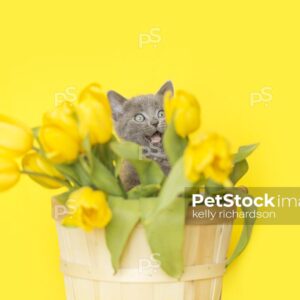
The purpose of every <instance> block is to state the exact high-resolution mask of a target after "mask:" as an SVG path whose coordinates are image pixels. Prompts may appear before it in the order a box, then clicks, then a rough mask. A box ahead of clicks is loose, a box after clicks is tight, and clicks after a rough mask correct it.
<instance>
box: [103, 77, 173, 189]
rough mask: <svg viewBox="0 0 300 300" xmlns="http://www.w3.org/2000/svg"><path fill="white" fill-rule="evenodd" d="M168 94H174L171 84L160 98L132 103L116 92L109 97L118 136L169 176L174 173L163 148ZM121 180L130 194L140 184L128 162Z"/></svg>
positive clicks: (137, 99) (152, 96) (135, 99)
mask: <svg viewBox="0 0 300 300" xmlns="http://www.w3.org/2000/svg"><path fill="white" fill-rule="evenodd" d="M166 92H170V93H171V95H173V94H174V88H173V84H172V82H171V81H167V82H166V83H165V84H164V85H163V86H162V87H161V88H160V89H159V91H158V92H157V93H156V94H149V95H141V96H136V97H133V98H131V99H129V100H127V99H126V98H124V97H123V96H121V95H120V94H119V93H117V92H114V91H109V92H108V94H107V96H108V99H109V101H110V104H111V107H112V111H113V118H114V123H115V128H116V131H117V133H118V135H119V136H120V137H121V138H123V139H125V140H127V141H131V142H135V143H137V144H139V145H141V146H142V149H143V154H144V155H145V156H146V157H147V158H150V159H153V160H155V161H157V163H158V164H159V165H160V167H161V168H162V170H163V171H164V173H165V174H167V173H168V171H169V169H170V166H169V163H168V160H167V157H166V155H165V153H164V151H163V145H162V137H163V133H164V131H165V128H166V121H165V116H164V109H163V98H164V97H163V96H164V94H165V93H166ZM120 177H121V181H122V183H123V184H124V187H125V189H126V191H128V190H130V189H131V188H132V187H134V186H136V185H138V184H139V183H140V182H139V179H138V176H137V174H136V172H135V170H134V168H133V166H132V165H131V164H130V163H129V162H124V165H123V166H122V169H121V173H120Z"/></svg>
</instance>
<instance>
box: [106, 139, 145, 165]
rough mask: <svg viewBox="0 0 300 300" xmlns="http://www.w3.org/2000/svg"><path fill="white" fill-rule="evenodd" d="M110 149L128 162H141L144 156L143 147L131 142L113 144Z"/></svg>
mask: <svg viewBox="0 0 300 300" xmlns="http://www.w3.org/2000/svg"><path fill="white" fill-rule="evenodd" d="M110 147H111V149H112V151H113V152H114V153H116V154H117V155H118V156H121V157H122V158H123V159H126V160H130V161H131V160H139V159H141V156H142V154H141V153H142V151H141V147H140V146H139V145H138V144H135V143H131V142H116V141H115V142H111V143H110Z"/></svg>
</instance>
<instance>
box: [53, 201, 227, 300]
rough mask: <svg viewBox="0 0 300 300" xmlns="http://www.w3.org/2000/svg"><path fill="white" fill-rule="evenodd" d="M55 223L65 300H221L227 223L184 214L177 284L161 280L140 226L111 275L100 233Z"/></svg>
mask: <svg viewBox="0 0 300 300" xmlns="http://www.w3.org/2000/svg"><path fill="white" fill-rule="evenodd" d="M54 206H55V205H54ZM200 209H201V208H200ZM56 220H57V231H58V238H59V246H60V253H61V269H62V272H63V273H64V278H65V287H66V294H67V300H220V299H221V289H222V277H223V274H224V272H225V263H226V253H227V249H228V245H229V241H230V236H231V230H232V224H230V223H228V224H224V223H223V224H214V223H209V221H205V222H202V224H199V223H198V222H197V224H195V221H194V220H193V219H192V218H191V212H189V214H188V216H187V220H186V227H185V244H184V258H185V272H184V274H183V276H182V278H181V279H180V280H176V279H174V278H171V277H169V276H168V275H166V274H165V273H164V272H163V271H162V270H161V269H160V267H159V264H158V263H157V262H156V261H155V260H154V258H155V254H154V255H152V254H151V251H150V248H149V245H148V242H147V240H146V235H145V232H144V228H143V227H142V226H141V225H137V226H136V228H135V229H134V231H133V233H132V235H131V237H130V239H129V242H128V245H127V247H126V250H125V253H124V255H123V257H122V262H121V268H120V270H119V271H118V273H117V274H115V275H114V272H113V268H112V266H111V261H110V253H109V251H108V249H107V247H106V243H105V236H104V230H94V231H93V232H91V233H86V232H84V231H83V230H81V229H73V228H66V227H63V226H61V225H60V222H59V219H57V218H56ZM219 223H220V222H219Z"/></svg>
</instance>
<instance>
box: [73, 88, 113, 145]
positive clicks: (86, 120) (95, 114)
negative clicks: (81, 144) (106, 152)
mask: <svg viewBox="0 0 300 300" xmlns="http://www.w3.org/2000/svg"><path fill="white" fill-rule="evenodd" d="M76 112H77V116H78V120H79V130H80V136H81V138H82V139H85V138H86V137H87V136H88V137H89V138H90V143H91V144H92V145H94V144H98V143H101V144H104V143H106V142H108V141H109V140H110V139H111V137H112V130H113V123H112V115H111V109H110V105H109V102H108V99H107V97H106V95H105V94H104V93H103V92H102V91H101V87H100V86H99V85H96V84H92V85H90V86H88V87H87V88H86V89H85V90H84V91H83V92H82V93H81V95H80V98H79V103H78V105H77V108H76Z"/></svg>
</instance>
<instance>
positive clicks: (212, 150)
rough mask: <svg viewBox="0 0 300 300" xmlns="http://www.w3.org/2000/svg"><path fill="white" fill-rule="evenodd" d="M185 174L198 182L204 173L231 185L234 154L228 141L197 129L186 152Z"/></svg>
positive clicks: (219, 181) (191, 136)
mask: <svg viewBox="0 0 300 300" xmlns="http://www.w3.org/2000/svg"><path fill="white" fill-rule="evenodd" d="M184 166H185V175H186V177H187V178H188V179H189V180H190V181H192V182H196V181H198V180H199V179H200V177H201V175H202V174H203V175H204V176H205V177H206V178H209V179H212V180H214V181H216V182H218V183H220V184H224V185H228V186H230V185H231V183H230V180H229V175H230V173H231V171H232V167H233V163H232V155H231V154H230V149H229V145H228V143H227V141H226V140H225V139H224V138H222V137H220V136H218V135H217V134H210V135H204V134H202V133H201V132H200V131H196V132H194V133H193V134H191V135H190V136H189V143H188V145H187V147H186V149H185V152H184Z"/></svg>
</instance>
